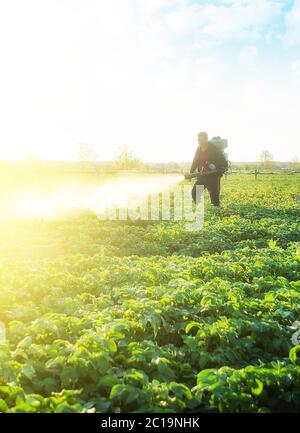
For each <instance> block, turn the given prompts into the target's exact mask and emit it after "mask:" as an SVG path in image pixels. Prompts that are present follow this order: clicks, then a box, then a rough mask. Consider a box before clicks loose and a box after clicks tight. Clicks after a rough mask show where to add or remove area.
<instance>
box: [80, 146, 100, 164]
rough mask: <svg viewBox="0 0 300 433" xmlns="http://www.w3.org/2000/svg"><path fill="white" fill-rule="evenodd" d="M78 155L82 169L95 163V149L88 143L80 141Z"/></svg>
mask: <svg viewBox="0 0 300 433" xmlns="http://www.w3.org/2000/svg"><path fill="white" fill-rule="evenodd" d="M78 155H79V158H80V161H81V165H82V168H83V169H86V168H88V167H89V166H91V165H92V164H93V163H95V161H96V158H97V154H96V152H95V150H94V149H93V147H92V146H91V145H90V144H88V143H81V144H80V145H79V150H78Z"/></svg>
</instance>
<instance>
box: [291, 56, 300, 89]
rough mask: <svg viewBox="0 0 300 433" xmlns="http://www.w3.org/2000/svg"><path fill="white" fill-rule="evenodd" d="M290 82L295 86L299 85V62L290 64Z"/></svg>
mask: <svg viewBox="0 0 300 433" xmlns="http://www.w3.org/2000/svg"><path fill="white" fill-rule="evenodd" d="M291 71H292V82H293V83H295V84H300V60H297V61H295V62H293V63H292V68H291Z"/></svg>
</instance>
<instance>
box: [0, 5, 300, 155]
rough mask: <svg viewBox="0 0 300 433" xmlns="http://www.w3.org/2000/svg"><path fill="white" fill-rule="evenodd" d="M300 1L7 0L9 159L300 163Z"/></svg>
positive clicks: (3, 55) (0, 64)
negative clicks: (215, 142)
mask: <svg viewBox="0 0 300 433" xmlns="http://www.w3.org/2000/svg"><path fill="white" fill-rule="evenodd" d="M299 120H300V0H221V1H207V0H197V1H196V0H26V1H24V0H0V159H2V160H3V159H23V158H27V157H28V155H36V156H38V157H40V158H42V159H44V160H47V159H52V160H76V159H78V158H79V156H78V155H79V147H80V145H81V144H83V143H88V144H89V145H90V146H91V147H92V148H93V149H94V150H95V152H96V154H97V158H98V159H99V160H110V159H113V158H114V157H115V155H116V153H117V152H118V149H120V147H122V146H124V145H125V146H127V147H128V148H129V149H130V150H131V151H132V152H133V153H134V154H135V155H137V156H138V157H139V158H141V159H142V160H143V161H189V160H191V159H192V157H193V155H194V151H195V148H196V146H197V134H198V132H199V131H203V130H205V131H207V132H208V134H209V136H210V137H211V136H215V135H220V136H222V137H224V138H227V139H228V141H229V147H228V154H229V158H230V160H232V161H257V160H258V159H259V155H260V153H261V151H262V150H265V149H267V150H269V151H270V152H271V153H272V155H273V157H274V159H275V160H283V161H289V160H291V159H292V158H294V157H296V156H298V158H299V159H300V130H299V127H298V126H299V123H300V122H299Z"/></svg>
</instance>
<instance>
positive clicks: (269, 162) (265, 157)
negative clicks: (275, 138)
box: [259, 150, 274, 168]
mask: <svg viewBox="0 0 300 433" xmlns="http://www.w3.org/2000/svg"><path fill="white" fill-rule="evenodd" d="M259 159H260V162H261V166H262V168H272V167H273V165H274V164H273V160H274V158H273V155H272V154H271V153H270V152H269V151H268V150H263V151H262V152H261V154H260V157H259Z"/></svg>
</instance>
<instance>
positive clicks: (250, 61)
mask: <svg viewBox="0 0 300 433" xmlns="http://www.w3.org/2000/svg"><path fill="white" fill-rule="evenodd" d="M257 56H258V52H257V48H256V47H255V46H251V45H250V46H248V47H245V48H244V49H243V50H242V51H241V53H240V55H239V62H240V63H241V64H242V65H245V66H252V65H254V64H255V62H256V60H257Z"/></svg>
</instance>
